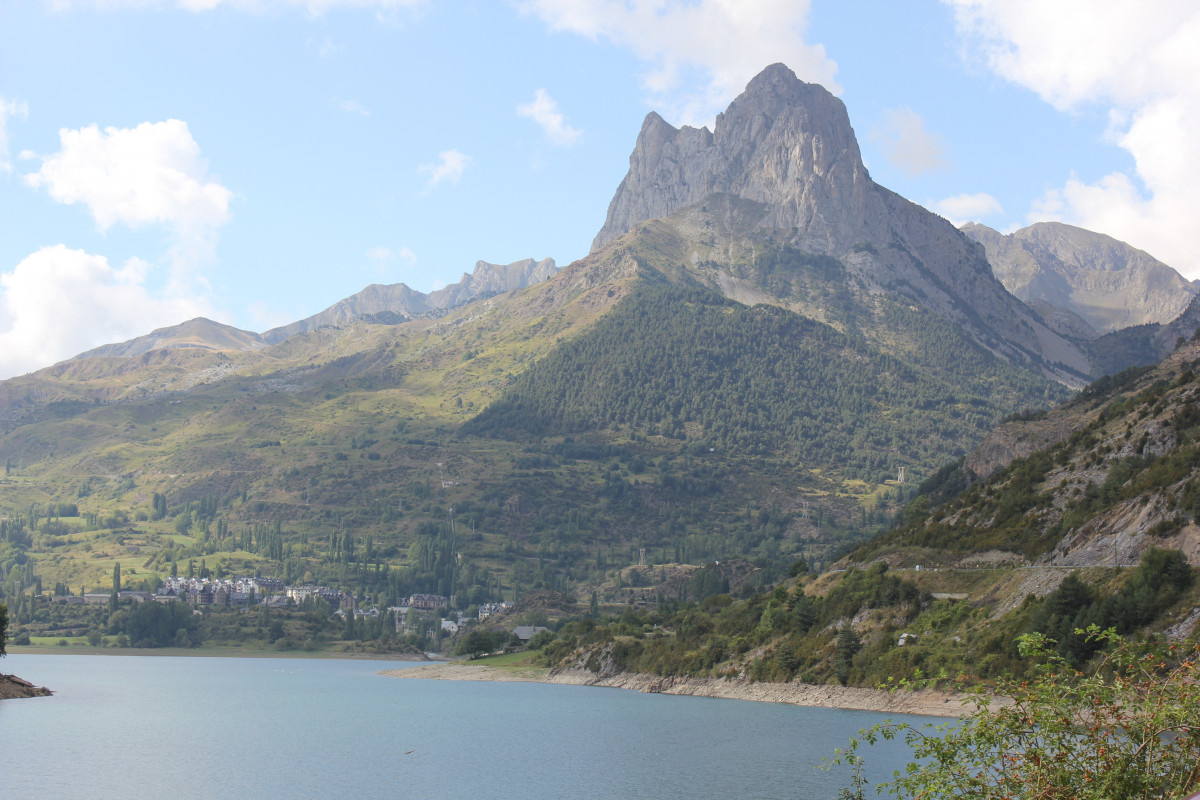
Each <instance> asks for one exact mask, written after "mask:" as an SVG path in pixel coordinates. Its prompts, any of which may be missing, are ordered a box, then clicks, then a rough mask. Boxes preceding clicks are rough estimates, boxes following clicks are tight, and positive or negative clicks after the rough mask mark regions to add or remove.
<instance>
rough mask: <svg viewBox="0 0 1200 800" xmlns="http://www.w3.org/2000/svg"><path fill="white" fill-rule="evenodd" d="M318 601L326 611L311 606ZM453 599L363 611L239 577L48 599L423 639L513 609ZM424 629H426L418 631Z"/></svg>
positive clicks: (333, 597) (523, 635) (319, 591)
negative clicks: (323, 620)
mask: <svg viewBox="0 0 1200 800" xmlns="http://www.w3.org/2000/svg"><path fill="white" fill-rule="evenodd" d="M315 600H320V601H322V603H323V606H318V605H317V604H316V603H314V602H313V601H315ZM454 600H455V599H454V598H453V597H445V596H443V595H437V594H413V595H410V596H409V597H408V598H407V599H405V600H402V601H401V603H400V605H396V606H388V607H386V608H385V609H383V610H380V608H379V607H378V606H370V607H366V608H363V607H360V606H359V601H358V599H357V598H356V597H355V596H354V595H353V594H350V593H349V592H346V591H345V590H342V589H333V588H330V587H327V586H317V585H312V584H300V585H295V586H292V585H288V584H285V583H284V582H283V581H282V580H280V579H278V578H263V577H237V578H208V577H205V578H200V577H191V578H183V577H169V578H165V579H163V582H162V585H161V586H160V587H159V588H158V590H157V591H156V592H147V591H134V590H118V591H116V592H113V591H109V592H81V593H80V594H78V595H73V594H60V595H54V596H52V597H51V598H50V602H51V604H53V605H68V606H75V605H83V606H104V605H123V604H129V603H147V602H151V603H186V604H188V605H190V606H193V607H195V612H194V613H201V609H203V608H206V607H214V608H244V609H249V608H251V607H265V608H267V609H280V610H285V609H296V608H303V607H305V606H312V607H327V608H328V609H329V610H330V613H331V615H332V616H335V617H339V618H341V619H345V618H346V617H348V616H351V617H354V618H355V619H368V618H369V619H378V618H379V617H380V616H387V615H390V616H391V618H392V619H393V620H394V626H395V631H396V632H397V633H404V634H407V633H414V632H420V633H423V634H424V635H425V636H427V637H428V638H430V639H433V638H434V637H439V638H440V637H448V638H453V637H455V636H457V635H458V633H459V631H461V630H463V629H465V628H467V627H469V626H471V625H472V624H474V623H476V622H479V621H482V620H485V619H487V618H488V617H491V616H493V615H495V614H500V613H502V612H504V611H506V610H508V609H509V608H510V607H511V604H510V603H505V602H501V603H481V604H480V605H479V606H478V607H477V609H476V611H475V613H474V614H473V615H470V616H468V615H467V614H466V613H465V612H463V611H450V610H449V609H450V608H451V607H452V606H453V605H456V603H455V602H454ZM422 625H424V629H423V630H422V629H419V627H418V626H422ZM539 630H544V629H543V628H536V627H533V626H517V627H516V629H514V631H513V633H514V635H516V636H517V638H518V639H520V640H521V641H522V642H524V641H528V639H529V638H530V636H532V635H533V634H534V633H537V631H539Z"/></svg>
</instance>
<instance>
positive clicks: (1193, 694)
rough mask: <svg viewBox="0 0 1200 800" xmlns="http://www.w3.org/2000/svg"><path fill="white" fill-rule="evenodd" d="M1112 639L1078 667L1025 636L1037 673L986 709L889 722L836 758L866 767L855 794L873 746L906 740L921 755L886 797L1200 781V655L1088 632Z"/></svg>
mask: <svg viewBox="0 0 1200 800" xmlns="http://www.w3.org/2000/svg"><path fill="white" fill-rule="evenodd" d="M1080 633H1083V634H1086V635H1087V636H1089V637H1091V638H1092V639H1094V640H1096V641H1098V642H1100V643H1102V644H1104V645H1106V646H1108V647H1110V648H1111V649H1109V650H1108V651H1107V652H1106V653H1104V654H1103V655H1102V656H1100V657H1099V658H1098V659H1097V661H1096V662H1095V663H1094V664H1093V665H1092V667H1091V668H1090V669H1089V670H1088V671H1087V672H1076V671H1074V670H1073V669H1071V668H1070V667H1069V665H1068V664H1067V662H1066V660H1065V659H1063V658H1062V657H1061V656H1059V655H1058V654H1057V653H1055V652H1054V651H1053V650H1052V646H1053V641H1052V640H1049V639H1047V638H1046V637H1045V636H1043V635H1041V634H1030V635H1027V636H1023V637H1021V639H1020V642H1019V644H1020V648H1021V651H1022V655H1026V656H1032V657H1036V658H1037V659H1039V664H1040V665H1039V666H1038V667H1037V668H1036V674H1035V676H1034V677H1033V679H1031V680H1029V681H1025V682H1018V681H1005V682H1003V683H1001V684H1000V685H999V686H997V687H996V690H997V694H998V695H1000V696H1007V697H1009V698H1011V700H1012V702H1011V704H1004V705H1002V704H1000V703H998V702H992V703H991V704H989V703H988V702H987V698H986V697H985V696H984V695H983V694H982V693H980V694H979V695H977V698H978V700H979V705H978V707H977V710H975V711H974V712H972V713H970V714H969V715H968V716H966V717H964V718H963V719H961V720H959V721H957V722H955V723H950V724H946V725H939V726H921V727H918V726H914V725H910V724H908V723H895V722H891V721H888V722H884V723H881V724H879V725H876V726H874V727H872V728H869V729H865V730H863V731H861V732H860V735H859V736H858V737H856V738H855V739H852V740H851V743H850V746H849V747H848V748H847V749H846V750H844V751H839V752H838V753H837V755H836V756H835V758H834V759H833V760H832V761H833V763H848V764H850V765H852V766H853V768H854V777H853V785H852V786H851V787H850V788H847V789H844V790H843V792H842V795H841V796H842V797H843V798H851V799H853V798H862V797H864V796H866V795H865V790H866V789H867V786H866V780H865V778H864V777H863V769H862V767H863V755H862V752H861V750H862V745H863V744H864V743H865V744H875V743H876V742H878V741H880V740H891V739H897V738H902V739H904V740H905V741H906V742H907V743H908V744H909V746H910V747H911V748H912V749H913V760H912V762H910V763H909V764H908V766H907V767H906V768H905V770H904V771H903V772H897V773H896V774H895V776H894V779H893V780H892V781H889V782H887V783H884V784H881V785H880V786H879V787H878V788H879V791H880V792H881V793H886V794H888V795H890V796H892V797H902V798H923V799H924V800H932V799H933V798H951V797H953V798H989V799H991V798H1014V799H1015V798H1029V799H1031V800H1032V798H1037V799H1038V800H1057V799H1058V798H1072V800H1090V799H1091V798H1095V799H1096V800H1100V799H1101V798H1104V799H1105V800H1122V799H1123V798H1130V799H1132V798H1151V797H1153V798H1177V797H1178V798H1181V797H1184V796H1185V795H1187V794H1188V793H1189V792H1193V791H1196V790H1197V789H1200V661H1198V656H1200V653H1198V652H1197V650H1196V649H1195V648H1193V649H1192V650H1190V651H1189V652H1186V653H1184V652H1181V648H1179V647H1178V646H1176V645H1164V644H1159V643H1138V644H1134V643H1129V642H1126V641H1124V640H1122V639H1121V638H1120V637H1119V636H1117V634H1116V633H1115V632H1113V631H1112V630H1108V631H1103V632H1101V631H1100V630H1098V629H1097V628H1095V627H1094V626H1093V627H1092V628H1091V629H1089V630H1087V631H1080Z"/></svg>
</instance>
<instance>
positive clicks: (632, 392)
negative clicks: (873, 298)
mask: <svg viewBox="0 0 1200 800" xmlns="http://www.w3.org/2000/svg"><path fill="white" fill-rule="evenodd" d="M888 323H889V324H890V326H891V327H892V328H893V329H895V330H897V331H903V332H904V333H905V334H907V335H910V336H912V337H914V338H917V339H920V340H922V341H920V343H919V344H918V346H916V347H913V348H912V350H914V351H916V352H917V353H919V354H920V355H919V359H912V360H919V361H924V362H929V363H932V362H937V363H940V364H942V365H944V367H943V368H942V369H939V370H937V371H933V370H930V369H928V368H925V364H920V365H914V364H912V363H910V360H909V358H907V357H905V358H902V357H898V356H893V355H886V354H884V353H882V352H880V350H879V349H878V348H876V347H875V346H873V345H872V344H871V343H869V342H868V340H867V339H866V338H865V337H864V336H863V335H861V334H859V333H857V332H855V331H852V332H850V333H841V332H838V331H837V330H835V329H834V328H832V327H829V326H828V325H824V324H821V323H819V322H815V321H813V320H811V319H806V318H804V317H801V316H799V315H797V314H794V313H792V312H790V311H787V310H785V309H782V308H779V307H775V306H768V305H757V306H754V307H752V308H750V307H746V306H744V305H741V304H738V303H735V302H733V301H730V300H727V299H725V298H722V297H719V296H717V295H714V294H712V293H711V292H707V291H704V290H701V289H689V288H684V287H680V286H675V285H671V284H666V283H651V282H647V283H645V284H643V285H642V286H641V287H639V288H638V289H637V290H636V291H635V292H633V293H632V294H631V295H630V296H629V297H627V298H626V299H625V300H623V301H622V302H621V303H620V304H619V305H618V306H617V307H616V308H615V309H614V310H613V312H612V313H611V314H609V315H608V316H606V317H605V318H604V319H603V320H601V321H600V322H599V323H598V324H597V325H596V326H595V327H594V328H593V330H592V331H591V332H590V334H589V335H588V336H587V337H583V338H579V339H575V340H573V341H571V342H568V343H566V344H564V345H562V346H561V347H559V348H558V349H557V350H555V351H554V352H553V353H551V354H550V355H549V356H548V357H547V358H545V359H543V360H542V361H540V362H538V363H537V364H535V365H533V366H532V367H531V368H530V369H529V370H527V371H526V372H525V373H523V374H522V375H521V376H520V377H518V378H517V379H516V380H515V381H514V382H513V384H512V385H511V387H510V388H509V389H508V390H507V391H506V392H505V393H504V394H503V396H502V397H501V398H500V399H499V400H497V401H496V402H494V403H493V404H492V405H491V406H489V407H488V408H487V409H486V410H485V411H483V412H482V413H481V414H480V415H479V416H477V417H475V418H474V419H472V420H471V421H470V422H468V423H467V424H466V425H464V426H463V432H464V433H469V434H483V435H489V436H495V437H505V436H521V435H524V436H563V435H580V434H596V433H602V432H609V433H620V434H623V435H628V436H634V437H636V436H655V435H661V436H664V437H668V438H670V439H677V440H687V441H689V442H692V443H696V444H699V445H702V446H703V447H704V448H706V449H707V448H713V449H715V450H720V451H725V452H737V453H753V454H760V455H766V454H776V455H788V456H792V457H795V458H797V459H799V460H801V461H802V462H803V463H804V464H805V465H807V466H809V467H812V468H818V467H819V468H821V469H824V470H832V471H833V472H835V473H837V474H838V475H840V476H841V477H843V478H856V479H861V480H864V481H868V482H872V483H881V482H883V481H884V480H885V479H887V478H890V477H893V476H894V475H895V474H896V468H897V467H898V466H907V467H909V468H910V469H913V468H916V469H917V470H918V471H919V472H922V473H925V474H928V473H929V472H930V471H932V469H933V468H934V467H936V466H937V465H939V464H940V463H942V462H943V461H945V460H946V459H948V458H952V457H954V456H956V455H959V454H962V453H963V452H965V450H966V448H967V447H969V446H970V445H971V444H972V443H974V442H976V441H978V440H979V439H980V438H982V435H983V434H984V433H985V432H986V431H987V430H989V429H990V427H991V426H992V425H994V424H995V423H996V422H997V421H998V420H999V418H1000V417H1001V416H1003V415H1004V414H1005V413H1007V412H1010V411H1012V410H1013V409H1015V408H1021V407H1026V406H1031V405H1042V404H1044V403H1045V401H1046V397H1047V395H1049V396H1054V395H1055V394H1056V393H1057V391H1058V390H1057V388H1056V387H1053V386H1052V385H1051V384H1049V383H1048V382H1047V381H1045V380H1043V379H1040V378H1038V377H1036V376H1033V375H1031V374H1030V373H1027V372H1021V371H1018V370H1015V369H1012V368H1011V367H1009V366H1007V365H1005V364H1002V363H1001V362H999V361H998V360H997V359H995V358H993V357H992V356H990V355H989V354H987V353H985V352H983V351H981V350H980V349H979V348H977V347H975V346H974V345H971V344H970V343H968V342H966V341H965V340H964V339H963V338H962V337H961V336H956V335H954V332H953V330H952V329H950V326H949V325H947V324H946V323H944V322H941V321H938V320H932V319H929V318H927V317H924V318H923V317H921V316H920V315H918V314H915V313H913V312H905V311H903V310H901V309H896V310H894V311H893V312H892V314H890V315H889V319H888Z"/></svg>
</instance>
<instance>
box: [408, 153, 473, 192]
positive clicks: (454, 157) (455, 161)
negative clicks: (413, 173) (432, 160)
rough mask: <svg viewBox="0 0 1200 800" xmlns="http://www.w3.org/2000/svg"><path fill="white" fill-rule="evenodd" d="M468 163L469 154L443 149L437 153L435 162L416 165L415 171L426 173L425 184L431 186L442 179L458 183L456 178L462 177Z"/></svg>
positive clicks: (437, 183)
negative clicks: (427, 178) (426, 180)
mask: <svg viewBox="0 0 1200 800" xmlns="http://www.w3.org/2000/svg"><path fill="white" fill-rule="evenodd" d="M470 163H471V157H470V156H468V155H463V154H462V153H460V152H458V151H457V150H444V151H442V152H441V153H438V160H437V163H436V164H422V165H421V166H419V167H417V172H418V173H420V174H423V175H428V176H429V181H428V183H427V185H428V186H429V187H430V188H433V187H435V186H437V185H439V184H440V183H442V182H444V181H450V182H451V183H458V179H459V178H461V177H462V174H463V171H464V170H466V168H467V166H468V165H469V164H470Z"/></svg>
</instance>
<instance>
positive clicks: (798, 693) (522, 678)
mask: <svg viewBox="0 0 1200 800" xmlns="http://www.w3.org/2000/svg"><path fill="white" fill-rule="evenodd" d="M380 675H384V676H386V677H389V678H417V679H425V680H446V681H507V682H522V683H557V684H566V685H572V686H605V687H610V688H615V689H630V690H633V691H638V692H646V693H650V694H675V695H688V696H692V697H715V698H723V699H728V700H748V701H752V702H758V703H786V704H788V705H797V706H809V707H814V708H838V709H843V710H848V711H875V712H878V713H882V714H889V713H890V714H917V715H921V716H929V717H962V716H965V715H966V714H969V713H971V712H972V711H974V710H975V702H974V697H973V696H972V695H965V694H961V693H956V692H939V691H935V690H932V689H919V690H915V691H905V690H899V689H898V690H896V691H894V692H893V691H887V690H885V689H867V688H860V687H854V686H817V685H814V684H807V683H748V682H745V681H737V680H727V679H725V678H677V677H669V678H664V677H661V676H658V675H648V674H640V673H628V672H619V673H616V674H611V675H605V676H601V675H598V674H597V673H594V672H591V671H589V670H581V669H577V670H561V671H558V672H554V673H551V671H550V670H549V669H546V668H538V667H524V668H505V667H493V666H488V665H485V664H466V663H463V662H458V661H455V662H446V663H441V664H428V665H425V666H421V667H409V668H407V669H394V670H385V671H383V672H381V673H380Z"/></svg>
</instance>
